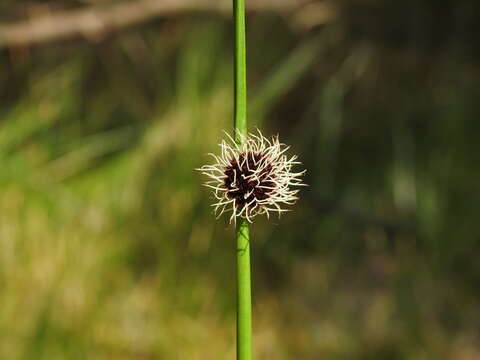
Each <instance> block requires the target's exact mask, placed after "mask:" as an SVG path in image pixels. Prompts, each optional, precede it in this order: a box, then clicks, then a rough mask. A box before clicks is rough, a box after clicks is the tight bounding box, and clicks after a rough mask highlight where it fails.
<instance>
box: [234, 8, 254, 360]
mask: <svg viewBox="0 0 480 360" xmlns="http://www.w3.org/2000/svg"><path fill="white" fill-rule="evenodd" d="M233 19H234V23H235V56H234V58H235V65H234V83H235V85H234V86H235V101H234V104H235V109H234V136H235V141H236V142H237V143H239V144H240V143H241V142H242V136H241V135H247V64H246V41H245V0H233ZM236 237H237V360H251V359H252V299H251V285H250V238H249V229H248V222H247V221H246V220H245V219H242V220H241V221H240V222H239V224H238V225H237V231H236Z"/></svg>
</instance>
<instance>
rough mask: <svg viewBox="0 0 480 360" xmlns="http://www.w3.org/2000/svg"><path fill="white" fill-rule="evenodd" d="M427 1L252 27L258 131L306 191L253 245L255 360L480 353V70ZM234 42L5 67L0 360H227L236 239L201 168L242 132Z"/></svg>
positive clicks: (64, 50)
mask: <svg viewBox="0 0 480 360" xmlns="http://www.w3.org/2000/svg"><path fill="white" fill-rule="evenodd" d="M419 4H420V5H414V4H413V3H412V4H411V5H412V7H413V10H412V12H411V13H412V15H411V16H410V17H409V16H405V17H404V18H402V17H400V16H399V15H398V14H397V13H396V12H395V11H393V10H392V8H391V7H389V6H388V5H378V4H377V5H376V6H373V5H368V4H366V3H364V4H363V5H361V6H363V7H361V6H360V5H358V4H357V5H355V4H353V3H352V4H349V3H348V2H346V3H345V5H344V7H345V9H344V12H343V14H342V16H341V17H340V20H339V21H337V22H335V23H332V24H328V25H325V26H320V27H318V28H315V29H312V30H310V31H307V32H299V31H298V30H297V29H295V28H292V27H291V26H290V23H289V22H288V18H286V17H285V18H283V17H280V16H278V15H276V14H255V15H252V16H251V18H250V19H249V24H251V25H250V27H249V34H248V36H249V39H250V40H249V47H250V49H249V52H250V54H251V56H250V58H249V67H250V74H251V75H250V78H249V84H250V85H251V91H250V94H251V96H250V116H251V119H252V122H251V123H252V124H253V125H256V126H259V127H262V128H263V129H265V132H266V133H277V132H279V133H280V136H281V138H282V139H283V140H284V141H285V142H287V143H292V145H293V151H294V152H297V153H299V155H300V158H301V159H302V160H303V161H304V163H305V166H306V168H307V169H308V178H307V182H308V183H309V184H310V187H309V188H308V189H307V190H305V191H304V193H303V194H302V199H301V201H300V202H299V204H298V205H297V206H296V211H295V212H293V213H291V214H289V215H288V216H286V217H285V218H282V219H281V220H274V221H272V222H270V223H269V222H267V221H264V220H261V221H259V222H258V223H256V224H255V227H254V228H253V232H254V238H255V239H256V241H255V243H254V244H253V260H252V261H253V276H254V317H255V323H254V339H255V352H256V356H257V357H256V358H257V359H259V360H260V359H279V360H281V359H292V358H293V359H296V358H300V359H312V360H313V359H319V358H320V359H338V360H343V359H407V358H408V359H422V360H423V359H455V360H472V359H477V358H478V357H479V356H480V348H479V347H478V344H479V343H480V341H479V340H480V339H479V334H478V323H479V320H480V313H479V308H478V296H479V290H478V284H479V281H480V266H479V264H480V263H479V262H478V260H477V256H476V255H477V254H478V250H479V242H478V240H479V237H480V233H479V227H478V224H477V222H478V221H477V217H478V210H480V209H479V205H478V204H479V203H480V202H479V201H477V200H478V199H477V198H478V197H479V195H478V194H480V192H479V191H478V190H479V188H478V186H479V185H478V184H479V181H478V180H479V178H480V173H479V170H478V166H477V162H478V160H477V159H478V154H479V153H480V152H479V150H480V149H479V147H480V145H479V142H478V133H479V125H478V122H477V121H476V120H475V119H476V117H477V115H478V112H479V107H478V104H477V99H478V96H479V94H478V92H479V90H478V89H480V87H479V86H478V85H479V84H478V76H476V75H478V69H477V68H478V63H479V62H478V60H479V58H478V54H477V53H475V52H474V49H476V48H475V47H472V46H473V45H472V43H471V42H469V41H470V40H469V37H468V36H465V37H463V36H462V35H461V34H462V32H461V31H460V30H458V32H457V33H455V35H452V36H453V38H452V39H445V38H444V37H442V34H443V32H441V31H440V30H439V28H438V27H440V25H442V24H445V23H442V22H439V24H440V25H434V24H432V22H424V23H425V24H426V25H422V26H424V27H419V28H415V27H409V26H406V24H410V22H414V23H416V22H417V21H418V20H417V18H416V17H420V18H421V17H422V16H427V15H422V14H423V12H422V11H421V7H422V6H424V7H425V8H427V9H430V10H432V11H433V10H435V11H437V12H442V11H445V9H446V8H448V7H449V6H450V7H452V8H455V5H453V3H451V2H448V1H447V2H445V3H443V5H442V4H438V3H435V2H428V1H423V2H419ZM472 4H473V2H472ZM356 6H357V7H359V6H360V8H361V10H362V11H363V12H364V14H365V17H366V18H368V17H369V16H370V18H372V16H373V15H372V13H373V14H377V13H376V11H380V12H381V14H383V15H384V17H385V19H384V20H383V22H382V23H381V24H380V23H377V22H373V23H369V24H363V23H362V22H360V21H359V18H357V17H355V16H354V15H352V14H354V13H355V10H356V9H357V8H356ZM472 6H473V5H472ZM455 9H457V11H456V12H455V14H456V15H452V19H453V20H452V23H455V24H456V22H455V21H458V22H459V23H460V20H462V19H463V20H465V19H466V15H465V14H466V13H468V11H467V10H465V9H466V8H463V7H460V6H458V7H456V8H455ZM357 10H358V9H357ZM427 13H430V12H427ZM432 13H435V12H432ZM402 14H405V13H403V12H402ZM432 16H433V15H432ZM375 18H376V19H378V18H381V16H380V17H378V16H375ZM467 19H469V18H468V17H467ZM454 20H455V21H454ZM428 24H430V25H428ZM419 26H420V25H419ZM436 26H437V27H436ZM442 26H443V25H442ZM452 26H453V25H452ZM465 26H466V25H465ZM230 28H231V24H230V22H229V21H228V19H225V18H222V17H219V16H217V15H214V14H191V15H186V16H182V17H178V18H172V19H165V20H159V21H156V22H153V23H151V24H146V25H143V26H140V27H138V28H135V29H132V30H128V31H125V32H122V33H121V34H119V35H118V36H112V37H111V38H109V39H105V40H104V41H102V42H101V43H97V44H95V43H81V42H69V43H63V44H51V45H45V46H42V47H39V48H32V49H25V50H24V51H21V50H19V49H17V50H15V49H4V50H2V52H0V64H1V65H0V66H1V67H2V71H1V73H2V75H1V78H0V82H1V83H2V87H1V88H2V90H1V94H2V95H1V97H0V102H1V104H2V107H1V110H0V114H1V117H0V160H1V164H2V168H1V170H0V285H1V290H0V295H1V296H0V334H1V336H0V358H1V359H49V360H51V359H112V358H113V359H154V358H155V359H163V358H165V359H182V360H183V359H228V358H230V359H233V358H234V308H235V306H234V305H235V304H234V301H235V300H234V299H235V297H234V281H233V279H234V273H233V272H234V266H233V265H232V264H233V263H234V255H235V254H234V251H233V250H232V249H233V246H234V243H233V230H232V228H231V227H228V225H227V223H226V221H225V219H222V220H219V221H214V220H213V218H212V216H211V214H210V208H209V198H208V196H209V195H208V192H206V191H205V190H204V189H202V188H201V187H200V186H199V184H200V183H201V179H200V178H199V177H198V175H197V174H195V173H194V171H193V169H194V168H195V167H198V166H199V165H201V164H202V163H203V162H204V161H205V159H206V157H205V156H204V154H205V153H207V152H211V151H215V147H216V143H217V142H218V141H219V139H220V137H221V136H222V132H221V131H222V130H223V129H228V128H230V125H229V124H230V123H231V111H232V99H231V96H232V90H231V89H232V56H231V50H232V49H231V46H232V45H231V35H232V34H231V30H230ZM375 28H381V29H383V30H384V31H383V32H382V34H385V35H384V36H380V37H379V36H378V35H377V34H378V33H377V32H375V31H372V29H375ZM412 29H413V30H412ZM389 31H390V33H389ZM420 33H423V34H425V33H427V34H430V35H431V37H432V38H431V40H430V41H428V39H427V40H425V39H424V40H422V41H423V42H421V41H420V40H419V39H418V36H419V34H420ZM387 34H390V35H387ZM432 49H433V50H432ZM432 51H433V52H435V53H436V54H437V55H436V56H433V55H431V53H432ZM205 119H207V121H208V122H209V126H208V127H207V128H206V127H204V126H202V124H204V123H205ZM274 239H275V241H274Z"/></svg>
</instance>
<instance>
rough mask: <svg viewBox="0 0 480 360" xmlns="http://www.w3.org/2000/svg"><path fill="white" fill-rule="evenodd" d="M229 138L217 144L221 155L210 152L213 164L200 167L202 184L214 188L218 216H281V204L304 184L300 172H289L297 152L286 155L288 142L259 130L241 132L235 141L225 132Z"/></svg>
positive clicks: (289, 201) (290, 201)
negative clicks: (268, 136)
mask: <svg viewBox="0 0 480 360" xmlns="http://www.w3.org/2000/svg"><path fill="white" fill-rule="evenodd" d="M226 135H227V137H228V140H227V141H226V140H222V142H221V143H220V144H219V145H220V148H221V153H220V155H215V154H209V155H210V156H212V157H213V158H214V159H215V163H214V164H212V165H204V166H202V167H201V168H200V169H197V170H199V171H201V172H202V174H204V175H206V176H207V177H208V181H206V183H205V186H207V187H209V188H211V189H212V190H213V194H214V196H215V199H216V202H215V204H213V205H212V206H214V208H215V213H216V214H218V217H219V216H220V215H222V214H223V212H225V211H232V214H231V216H230V222H231V221H232V220H233V221H236V218H237V217H242V218H245V219H247V220H248V221H249V222H252V218H254V217H255V216H257V215H260V214H266V215H267V217H269V213H270V212H277V213H278V215H279V216H280V215H281V213H282V212H286V211H288V210H287V209H283V208H282V206H283V205H292V204H294V203H295V201H296V200H297V199H298V198H297V196H296V194H297V193H298V191H299V190H298V189H292V187H295V186H303V185H305V184H303V183H302V179H301V177H302V175H303V174H304V173H305V170H304V171H301V172H292V167H293V166H294V165H295V164H300V162H298V161H296V159H297V156H295V155H294V156H292V157H290V158H288V157H287V155H285V152H286V151H287V150H288V149H289V147H288V146H286V145H284V144H282V143H280V141H279V140H278V136H276V137H272V138H271V139H267V138H266V137H264V136H263V135H262V133H261V132H260V131H258V134H248V136H243V135H240V138H241V143H240V144H238V143H236V142H235V141H234V140H233V139H232V138H231V137H230V136H229V135H228V134H226Z"/></svg>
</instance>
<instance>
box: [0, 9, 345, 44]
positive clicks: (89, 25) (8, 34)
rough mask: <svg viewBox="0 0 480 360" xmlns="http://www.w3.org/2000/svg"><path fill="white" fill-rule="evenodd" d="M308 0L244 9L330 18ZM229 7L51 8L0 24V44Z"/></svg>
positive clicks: (86, 34)
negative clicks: (32, 15) (36, 15)
mask: <svg viewBox="0 0 480 360" xmlns="http://www.w3.org/2000/svg"><path fill="white" fill-rule="evenodd" d="M308 2H309V0H259V1H250V2H249V3H248V9H247V10H248V11H275V12H292V11H297V12H298V16H295V17H294V24H295V25H297V26H302V25H301V24H299V22H301V23H303V24H304V25H308V26H309V27H311V26H312V21H313V23H315V22H321V23H324V22H327V21H329V20H330V18H331V17H333V15H334V13H335V12H334V11H333V10H332V9H333V8H332V7H331V5H329V4H327V3H326V2H320V3H310V4H307V3H308ZM319 5H320V6H319ZM230 7H231V2H230V1H214V0H138V1H128V2H127V1H124V2H121V3H120V4H117V5H110V6H108V7H98V6H94V7H89V8H86V9H81V10H68V11H52V12H51V13H50V14H47V15H41V16H38V17H35V18H31V19H28V20H22V21H20V22H17V23H12V24H0V47H15V46H29V45H35V44H42V43H47V42H54V41H60V40H66V39H70V38H75V37H81V38H86V39H90V40H98V39H101V38H102V37H103V36H104V35H106V34H107V33H111V32H114V31H118V30H121V29H123V28H125V27H128V26H133V25H138V24H141V23H144V22H147V21H150V20H152V19H155V18H158V17H161V16H170V15H172V14H175V15H176V14H179V13H185V12H194V11H215V12H222V13H225V14H230V13H231V9H230ZM302 9H303V10H304V11H302ZM312 10H315V11H312ZM306 13H308V15H309V16H308V19H307V20H305V18H306V17H305V14H306ZM313 13H317V17H316V18H315V17H312V14H313ZM312 19H313V20H312ZM315 19H317V20H315ZM305 21H307V22H305Z"/></svg>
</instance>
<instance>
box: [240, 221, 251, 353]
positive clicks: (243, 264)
mask: <svg viewBox="0 0 480 360" xmlns="http://www.w3.org/2000/svg"><path fill="white" fill-rule="evenodd" d="M251 359H252V299H251V289H250V240H249V231H248V223H247V221H246V220H243V221H241V222H240V224H239V225H238V228H237V360H251Z"/></svg>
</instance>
